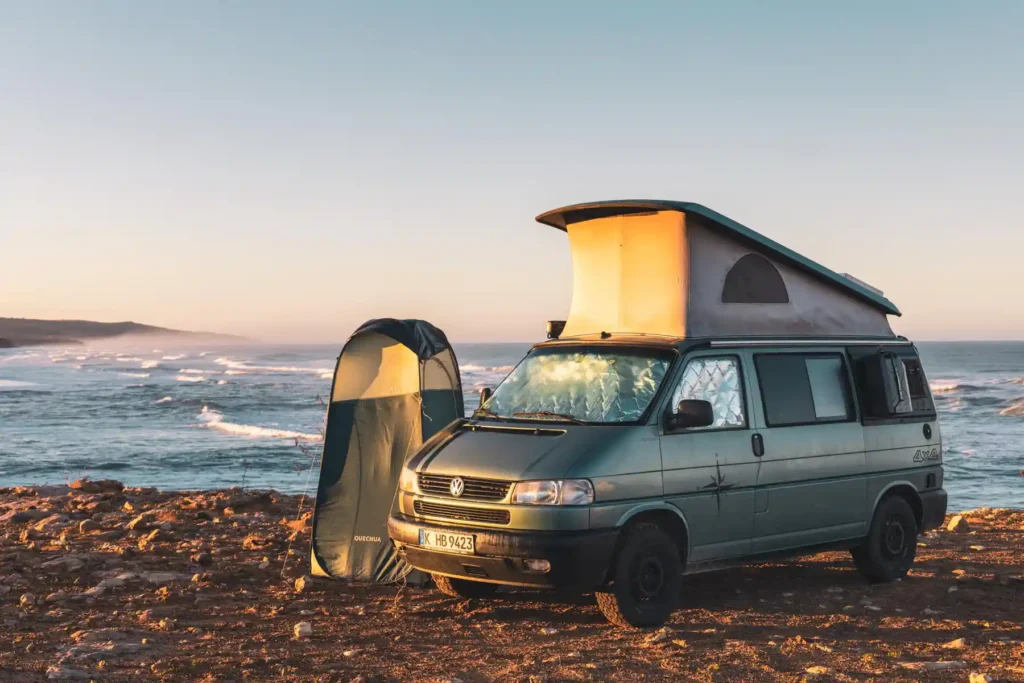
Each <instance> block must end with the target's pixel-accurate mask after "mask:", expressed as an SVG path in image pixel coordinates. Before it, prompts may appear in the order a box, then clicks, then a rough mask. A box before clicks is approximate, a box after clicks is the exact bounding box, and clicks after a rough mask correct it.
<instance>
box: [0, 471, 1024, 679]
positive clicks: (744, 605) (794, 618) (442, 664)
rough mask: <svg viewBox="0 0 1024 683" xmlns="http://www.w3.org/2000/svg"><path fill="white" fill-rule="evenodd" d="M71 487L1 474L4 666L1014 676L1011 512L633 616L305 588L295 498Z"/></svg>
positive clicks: (1018, 658) (6, 670)
mask: <svg viewBox="0 0 1024 683" xmlns="http://www.w3.org/2000/svg"><path fill="white" fill-rule="evenodd" d="M72 487H73V488H69V487H63V486H61V487H39V488H30V487H19V488H14V489H0V681H42V680H83V681H86V680H90V679H91V680H97V681H150V680H154V681H269V680H285V681H322V682H326V681H339V682H345V681H456V680H461V681H464V682H465V683H471V682H473V681H531V682H533V681H680V680H684V681H690V680H692V681H799V680H811V681H832V680H835V681H869V680H885V681H968V680H972V681H974V680H979V681H980V680H986V679H984V678H983V677H982V676H981V675H982V674H987V675H988V676H990V677H991V678H990V679H988V680H1016V681H1024V625H1022V622H1024V554H1022V549H1024V533H1022V531H1024V511H1013V510H988V509H983V510H976V511H972V512H970V513H968V514H967V515H966V521H967V523H966V525H961V528H960V530H958V531H953V532H951V531H946V530H942V531H940V532H934V533H931V534H929V535H928V536H927V537H925V538H922V539H921V546H920V547H919V548H918V561H917V564H916V565H915V569H914V570H913V571H912V572H911V574H910V576H908V577H907V578H906V579H904V580H903V581H901V582H898V583H894V584H891V585H883V586H872V585H870V584H868V583H866V582H865V581H864V580H862V579H861V578H860V576H859V575H858V574H857V573H856V572H855V571H854V569H853V566H852V563H851V562H850V559H849V556H848V555H847V554H845V553H829V554H821V555H815V556H813V557H808V558H803V559H800V560H794V561H790V562H784V563H778V564H765V565H758V566H750V567H745V568H741V569H735V570H729V571H725V572H719V573H714V574H704V575H698V576H692V577H688V578H687V579H686V581H685V585H684V597H683V600H682V604H681V605H680V607H679V609H678V610H677V611H676V612H675V614H674V615H673V618H672V620H671V621H670V623H669V624H668V626H667V627H666V628H665V629H661V630H647V631H644V630H623V629H619V628H616V627H613V626H610V625H609V624H607V623H606V622H605V621H604V619H603V618H602V616H601V614H600V613H599V612H598V610H597V608H596V606H595V605H594V603H593V598H592V596H582V597H571V596H560V595H552V594H547V593H543V592H532V591H518V590H516V591H509V592H507V593H503V594H501V595H500V597H499V598H498V599H495V600H487V601H478V600H462V601H460V600H456V599H452V598H448V597H445V596H442V595H440V594H439V593H437V592H435V591H433V590H431V589H418V588H411V587H397V586H388V587H383V586H364V585H347V584H345V583H342V582H337V581H325V580H312V579H308V578H307V579H303V580H302V581H298V582H297V579H299V578H300V577H302V576H303V574H304V573H305V572H307V571H308V553H309V526H308V524H309V521H308V511H307V512H306V513H304V514H300V513H299V511H298V508H299V499H298V498H297V497H293V496H284V495H279V494H276V493H273V492H269V493H268V492H250V491H241V490H238V489H233V490H226V491H207V492H184V493H165V492H159V491H156V490H153V489H123V488H122V487H121V485H120V484H119V483H117V482H109V481H104V482H90V481H84V482H75V483H74V484H72ZM305 507H306V508H307V509H308V507H309V505H308V501H307V502H306V505H305ZM948 521H949V520H948V519H947V522H948ZM965 526H966V528H964V527H965ZM297 583H298V588H297ZM300 622H308V624H309V625H310V627H311V630H312V633H311V635H309V636H304V637H302V636H296V634H295V630H296V627H297V625H298V624H300ZM972 674H976V677H975V678H971V676H972Z"/></svg>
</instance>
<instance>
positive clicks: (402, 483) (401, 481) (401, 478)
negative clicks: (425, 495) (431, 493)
mask: <svg viewBox="0 0 1024 683" xmlns="http://www.w3.org/2000/svg"><path fill="white" fill-rule="evenodd" d="M398 490H399V491H405V492H406V493H419V488H418V487H417V485H416V473H415V472H413V471H412V470H410V469H409V468H408V467H403V468H402V473H401V474H400V475H398Z"/></svg>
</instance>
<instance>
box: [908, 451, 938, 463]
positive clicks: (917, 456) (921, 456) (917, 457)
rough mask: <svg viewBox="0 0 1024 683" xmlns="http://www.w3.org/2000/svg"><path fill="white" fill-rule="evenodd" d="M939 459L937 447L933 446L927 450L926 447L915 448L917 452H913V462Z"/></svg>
mask: <svg viewBox="0 0 1024 683" xmlns="http://www.w3.org/2000/svg"><path fill="white" fill-rule="evenodd" d="M938 459H939V449H938V448H933V449H931V450H928V449H926V448H919V449H917V453H914V462H928V461H929V460H938Z"/></svg>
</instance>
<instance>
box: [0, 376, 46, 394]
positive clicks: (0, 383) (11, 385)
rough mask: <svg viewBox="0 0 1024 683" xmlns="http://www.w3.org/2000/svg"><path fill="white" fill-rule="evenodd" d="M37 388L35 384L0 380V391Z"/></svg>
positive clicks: (14, 380)
mask: <svg viewBox="0 0 1024 683" xmlns="http://www.w3.org/2000/svg"><path fill="white" fill-rule="evenodd" d="M35 386H39V385H37V384H36V383H35V382H19V381H18V380H16V379H0V391H6V390H8V389H24V388H25V387H35Z"/></svg>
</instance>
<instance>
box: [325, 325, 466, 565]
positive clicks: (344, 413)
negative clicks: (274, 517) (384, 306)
mask: <svg viewBox="0 0 1024 683" xmlns="http://www.w3.org/2000/svg"><path fill="white" fill-rule="evenodd" d="M327 411H328V412H327V431H326V434H325V438H324V449H323V458H322V460H321V464H320V483H319V485H318V487H317V496H316V508H315V510H314V512H313V545H312V572H313V573H314V574H319V575H322V576H323V575H326V576H333V577H336V578H346V579H352V580H355V581H369V582H374V583H393V582H395V581H400V580H401V579H403V578H404V577H406V576H407V575H408V574H409V572H410V568H409V567H408V566H407V565H406V564H405V563H404V562H402V560H401V559H400V558H399V557H398V556H397V555H396V554H395V552H394V548H393V547H392V545H391V541H390V540H388V534H387V521H388V515H389V513H390V512H391V508H392V506H393V505H394V501H395V494H396V491H397V488H398V477H399V474H400V473H401V470H402V467H403V466H404V465H405V463H406V461H407V460H408V459H409V458H410V457H412V455H413V454H414V453H415V452H416V450H417V449H418V448H419V447H420V445H422V444H423V442H424V441H426V440H427V439H429V438H430V437H431V436H432V435H433V434H434V433H436V432H437V431H439V430H440V429H441V428H443V427H444V426H445V425H447V424H448V423H449V422H451V421H452V420H454V419H456V418H460V417H462V416H463V401H462V383H461V380H460V378H459V366H458V364H457V363H456V361H455V353H454V352H453V351H452V348H451V346H450V345H449V344H448V340H447V338H445V336H444V333H443V332H442V331H441V330H439V329H437V328H436V327H434V326H433V325H431V324H430V323H427V322H424V321H422V320H396V319H393V318H383V319H379V320H370V321H369V322H366V323H364V324H363V325H362V326H361V327H360V328H359V329H358V330H356V332H355V333H354V334H353V335H352V336H351V337H350V338H349V340H348V342H346V344H345V347H344V348H343V349H342V351H341V355H340V356H339V357H338V364H337V366H336V368H335V371H334V382H333V384H332V387H331V400H330V404H329V406H328V409H327Z"/></svg>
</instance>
